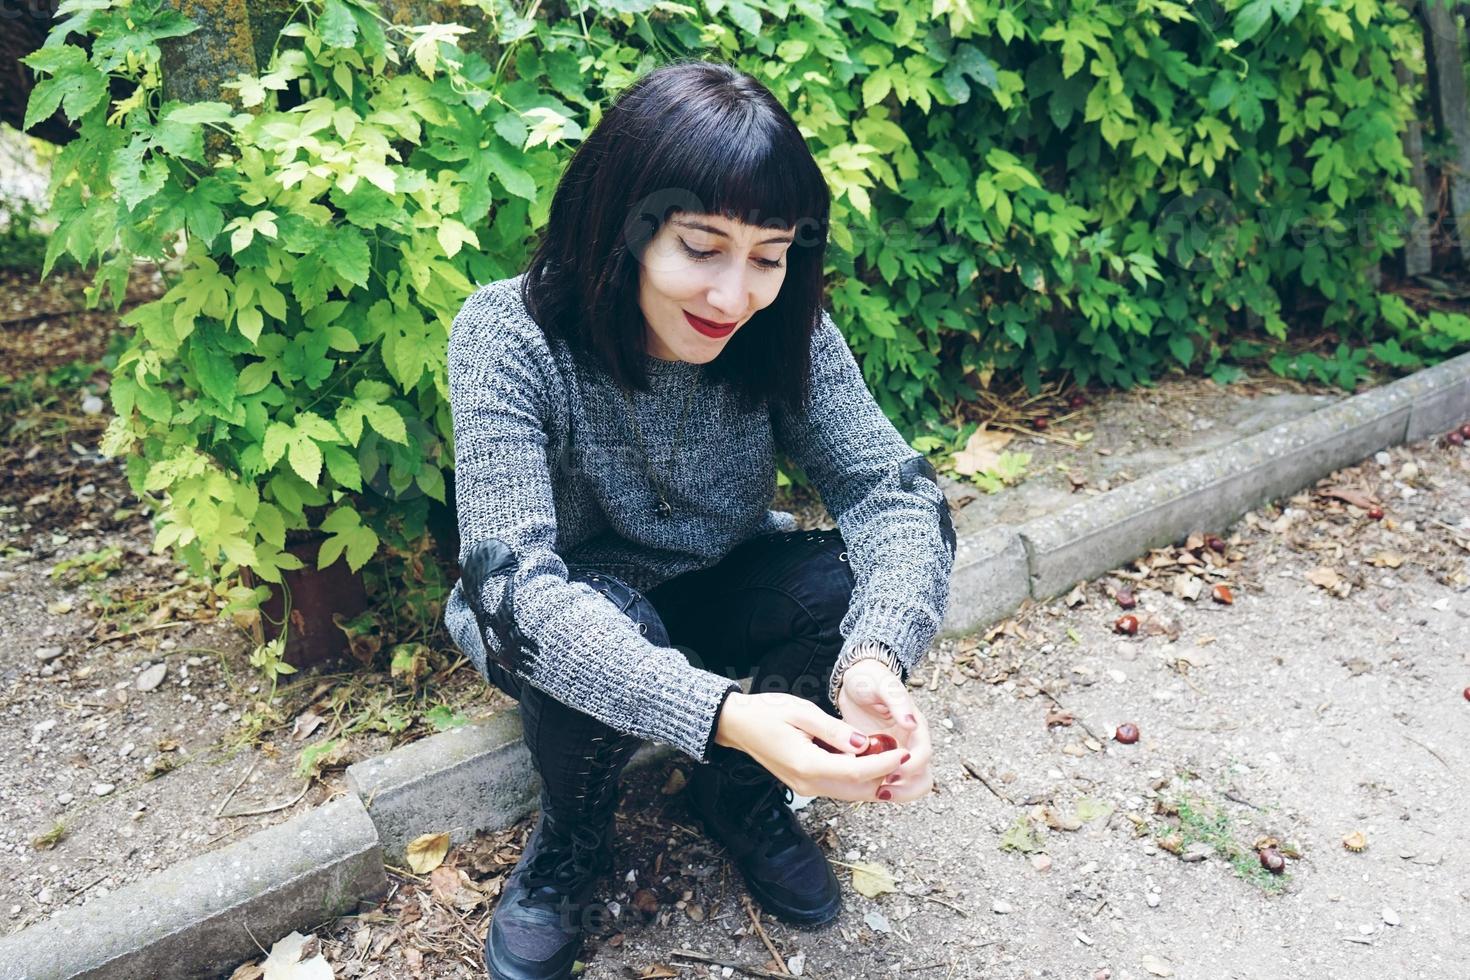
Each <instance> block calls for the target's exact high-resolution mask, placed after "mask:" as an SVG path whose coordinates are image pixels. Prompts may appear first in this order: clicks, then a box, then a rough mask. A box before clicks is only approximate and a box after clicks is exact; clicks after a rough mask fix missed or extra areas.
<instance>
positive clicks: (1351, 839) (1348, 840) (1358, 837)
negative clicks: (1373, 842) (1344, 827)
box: [1342, 830, 1368, 854]
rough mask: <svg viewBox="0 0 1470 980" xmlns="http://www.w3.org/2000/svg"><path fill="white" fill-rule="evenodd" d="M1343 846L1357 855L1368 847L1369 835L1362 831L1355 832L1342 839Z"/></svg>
mask: <svg viewBox="0 0 1470 980" xmlns="http://www.w3.org/2000/svg"><path fill="white" fill-rule="evenodd" d="M1342 846H1343V847H1346V848H1347V849H1348V850H1350V851H1352V852H1353V853H1354V854H1357V853H1358V852H1359V851H1362V850H1365V849H1366V848H1367V847H1368V835H1367V834H1365V833H1363V832H1362V831H1361V830H1355V831H1353V832H1352V833H1351V834H1348V835H1347V836H1346V837H1344V838H1343V839H1342Z"/></svg>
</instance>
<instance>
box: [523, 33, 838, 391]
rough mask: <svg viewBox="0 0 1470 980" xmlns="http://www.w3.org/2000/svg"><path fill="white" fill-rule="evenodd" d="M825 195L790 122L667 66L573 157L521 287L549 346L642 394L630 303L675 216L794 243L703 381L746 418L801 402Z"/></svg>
mask: <svg viewBox="0 0 1470 980" xmlns="http://www.w3.org/2000/svg"><path fill="white" fill-rule="evenodd" d="M830 193H831V192H830V190H829V189H828V187H827V183H826V180H825V179H824V178H823V177H822V173H821V170H820V169H819V168H818V166H817V163H816V161H815V160H814V159H813V158H812V154H811V151H810V150H809V149H808V148H807V145H806V141H805V140H804V139H803V137H802V135H801V131H800V130H799V129H797V126H796V123H795V121H793V120H792V118H791V116H790V114H789V113H788V112H787V111H786V109H785V108H784V107H783V106H782V105H781V103H780V102H778V101H777V100H776V97H775V96H774V95H772V94H771V92H770V91H769V90H768V89H767V88H766V87H765V86H764V85H762V84H761V83H760V82H758V81H756V80H755V79H753V78H751V77H750V76H749V75H746V74H744V73H743V72H740V71H738V70H736V69H734V68H732V67H730V66H728V65H722V64H716V63H713V62H706V61H695V62H687V61H686V62H676V63H674V64H670V65H666V66H664V67H661V68H657V69H655V70H653V71H651V72H649V73H647V74H646V75H644V76H642V77H641V78H639V79H638V80H637V81H636V82H634V83H633V84H632V85H631V86H629V87H628V88H627V89H626V90H624V91H623V92H622V93H621V94H620V95H619V96H618V98H617V99H616V100H615V102H614V104H613V105H612V107H611V108H609V109H608V110H607V112H606V113H605V114H604V115H603V117H602V119H601V121H600V122H599V123H598V124H597V126H596V127H595V128H594V129H593V131H592V133H591V134H590V135H589V136H588V137H587V138H586V140H585V141H583V143H582V145H581V146H580V147H578V149H577V152H576V153H575V154H573V156H572V159H571V162H570V163H568V165H567V169H566V172H565V173H564V174H563V175H562V177H561V180H560V182H559V183H558V184H557V188H556V193H555V195H554V196H553V198H552V202H551V211H550V215H549V217H548V220H547V224H546V228H545V229H544V232H543V234H542V238H541V241H540V244H539V246H538V247H537V249H536V252H535V255H534V256H533V257H532V259H531V264H530V267H529V268H528V269H527V272H526V276H525V279H524V281H523V284H522V294H523V299H524V300H525V303H526V308H527V309H528V310H529V311H530V312H531V315H532V316H533V317H534V318H535V319H536V322H537V323H538V324H539V325H540V326H541V329H542V330H543V331H544V332H545V333H546V334H547V335H548V336H554V337H559V338H562V339H563V340H565V341H566V343H567V344H568V346H569V347H570V348H571V349H572V350H573V351H574V352H575V353H577V354H578V355H581V356H590V357H591V358H592V359H593V362H594V363H596V364H598V365H600V366H601V367H602V368H603V369H604V370H606V371H607V373H608V374H609V375H610V376H611V377H612V378H613V380H614V381H615V382H616V383H617V384H619V385H620V386H622V387H623V388H625V389H636V390H647V386H648V379H647V376H646V373H645V371H644V365H643V356H644V354H645V353H646V346H645V345H646V335H645V331H646V329H647V327H646V324H645V321H644V317H643V312H642V310H641V308H640V307H639V305H638V272H639V268H640V258H641V256H642V254H643V249H644V247H646V246H647V244H648V242H649V241H650V240H651V239H652V238H653V237H654V236H655V235H656V234H658V230H659V228H661V227H662V225H663V223H664V222H665V221H667V220H668V219H669V218H670V217H673V216H674V215H676V214H707V215H723V216H725V217H727V218H730V219H731V220H734V221H740V222H743V223H746V224H751V225H756V226H759V227H770V228H777V229H780V230H783V231H792V232H793V233H794V236H795V240H794V241H793V242H792V245H791V247H790V249H788V251H787V254H786V263H787V268H786V278H785V279H784V280H783V281H782V284H781V290H780V292H779V293H778V294H777V296H776V299H775V301H774V302H772V303H771V305H770V306H768V307H766V308H765V309H763V310H761V311H759V312H758V313H756V314H755V315H754V316H752V317H751V318H750V320H749V321H748V322H747V323H746V324H745V325H744V326H742V327H741V328H740V329H739V330H738V331H736V333H735V336H734V337H732V338H731V339H730V342H729V343H728V344H727V345H726V346H725V349H724V350H722V351H721V352H720V354H719V356H718V357H716V358H715V359H714V360H713V361H712V362H710V364H709V365H708V366H707V368H706V370H707V372H708V374H709V375H710V376H712V377H713V378H714V379H715V380H716V381H720V382H724V383H727V384H729V385H731V386H732V387H733V388H734V389H735V390H736V391H738V392H739V394H740V395H741V397H742V403H743V405H744V406H745V407H746V409H747V410H749V409H751V408H753V407H755V406H757V405H759V404H760V403H761V402H763V401H765V402H767V403H768V404H773V405H780V406H782V407H783V408H786V409H789V410H795V409H797V408H798V407H799V406H800V405H801V403H802V402H803V401H804V400H805V399H806V396H807V392H808V389H809V387H810V381H811V357H810V347H811V338H812V333H813V331H814V330H815V329H816V325H817V323H818V318H819V317H820V315H821V308H822V303H823V297H824V295H825V286H824V281H823V276H822V265H823V258H824V256H825V253H826V246H827V222H828V209H829V204H830Z"/></svg>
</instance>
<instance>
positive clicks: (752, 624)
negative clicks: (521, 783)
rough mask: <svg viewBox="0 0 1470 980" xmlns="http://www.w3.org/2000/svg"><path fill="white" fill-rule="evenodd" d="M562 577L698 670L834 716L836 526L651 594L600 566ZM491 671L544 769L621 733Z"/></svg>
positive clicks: (839, 546)
mask: <svg viewBox="0 0 1470 980" xmlns="http://www.w3.org/2000/svg"><path fill="white" fill-rule="evenodd" d="M568 577H569V579H570V580H571V581H577V582H585V583H587V584H588V585H590V586H592V587H593V588H594V589H596V590H597V591H598V592H600V593H602V594H603V595H604V596H605V597H606V598H607V599H608V601H610V602H612V603H613V604H614V605H616V606H617V608H618V609H619V610H620V611H622V612H623V613H624V614H625V615H627V616H628V618H629V619H631V620H633V622H634V623H636V624H638V629H639V631H640V632H641V633H643V634H644V635H645V636H646V637H647V638H648V640H649V642H651V643H654V644H657V645H660V646H679V647H681V648H685V649H684V652H685V656H687V657H688V658H689V660H690V662H691V663H693V664H694V665H695V666H697V667H702V668H704V669H705V670H709V671H713V672H715V673H718V674H723V675H724V676H727V677H730V678H734V679H738V678H742V677H750V678H752V680H751V692H752V693H758V694H759V693H768V692H780V693H785V694H793V695H795V696H797V697H800V698H805V699H806V700H808V701H811V702H813V703H814V704H816V705H818V706H819V707H821V708H822V709H823V710H824V711H827V712H828V713H829V714H833V713H835V709H834V708H833V706H832V703H831V702H830V701H829V700H828V698H827V681H828V677H829V676H830V674H831V672H832V665H833V663H835V662H836V660H837V655H838V653H839V652H840V651H841V649H842V634H841V633H840V632H838V625H839V624H840V623H841V622H842V618H843V616H844V615H846V613H847V607H848V605H849V603H850V602H851V600H852V590H853V585H854V583H855V581H856V580H855V579H854V577H853V572H852V566H851V564H850V563H849V562H848V560H847V546H846V545H845V544H844V543H843V540H842V536H841V534H840V533H839V532H838V531H836V530H829V531H790V532H785V533H778V534H764V535H760V536H759V537H755V538H752V539H751V540H749V541H747V542H745V543H744V544H741V545H740V546H738V547H737V548H735V549H734V550H733V551H731V552H730V553H729V554H728V555H726V556H725V558H724V559H723V560H722V561H720V562H719V563H718V564H716V565H713V566H711V567H709V568H705V569H700V570H699V571H694V572H689V573H687V574H685V575H680V576H678V577H676V578H673V579H670V580H669V581H667V582H665V583H663V584H662V585H660V586H658V587H657V588H654V589H652V590H650V591H649V592H648V594H647V595H644V594H643V593H641V592H639V591H638V590H636V589H633V588H631V587H629V586H628V585H626V584H624V583H623V582H622V581H620V580H619V579H616V578H614V577H612V576H609V575H604V574H602V573H601V572H598V571H596V570H579V569H568ZM691 650H692V651H693V652H692V653H691V652H690V651H691ZM487 669H488V673H489V676H490V680H491V681H492V682H493V683H494V684H495V686H497V687H499V688H500V689H501V690H503V691H505V692H506V693H507V694H509V695H510V696H511V697H514V698H516V699H517V700H519V701H521V707H522V711H521V715H522V721H523V723H524V725H525V740H526V745H527V747H528V748H530V750H531V756H532V759H533V760H534V761H535V763H536V766H537V768H538V769H540V770H542V771H543V775H545V767H546V766H547V765H555V764H556V762H558V761H562V760H561V759H559V758H558V757H559V756H564V755H567V754H570V753H576V752H582V751H585V750H586V747H587V746H589V745H594V744H603V743H605V742H607V741H609V740H615V739H619V738H622V737H623V736H622V735H621V734H620V733H618V732H617V731H615V730H614V729H612V728H610V727H609V726H607V725H605V724H603V723H602V722H600V721H598V720H597V719H595V718H592V717H591V716H589V715H587V714H584V713H583V712H581V711H578V710H577V709H575V708H573V707H571V706H569V705H565V704H562V703H561V702H559V701H556V700H555V699H554V698H551V697H549V696H547V695H546V694H544V693H542V692H541V691H538V690H536V689H535V688H534V687H532V686H531V685H529V684H526V683H524V682H523V681H522V680H521V679H520V678H519V677H516V676H515V675H514V674H511V673H510V672H509V671H507V670H506V669H505V668H504V667H502V666H500V665H499V664H497V663H495V661H494V659H491V661H490V663H489V664H488V668H487ZM528 709H529V710H528Z"/></svg>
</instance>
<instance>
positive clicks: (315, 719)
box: [291, 711, 326, 742]
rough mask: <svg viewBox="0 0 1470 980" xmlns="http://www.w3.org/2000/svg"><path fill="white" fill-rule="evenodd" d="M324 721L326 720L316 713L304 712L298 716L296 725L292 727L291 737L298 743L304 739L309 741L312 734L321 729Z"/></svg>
mask: <svg viewBox="0 0 1470 980" xmlns="http://www.w3.org/2000/svg"><path fill="white" fill-rule="evenodd" d="M324 721H326V719H325V718H323V717H322V716H321V715H319V714H317V713H316V712H315V711H303V712H302V713H301V714H299V715H297V716H296V724H294V725H292V726H291V737H292V738H293V739H295V740H296V741H298V742H300V741H302V740H303V739H308V738H310V737H311V733H312V732H314V731H316V730H317V729H318V728H320V727H321V724H322V722H324Z"/></svg>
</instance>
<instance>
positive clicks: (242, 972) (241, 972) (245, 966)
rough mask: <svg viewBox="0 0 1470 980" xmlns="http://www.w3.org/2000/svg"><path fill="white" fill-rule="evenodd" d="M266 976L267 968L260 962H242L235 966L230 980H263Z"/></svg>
mask: <svg viewBox="0 0 1470 980" xmlns="http://www.w3.org/2000/svg"><path fill="white" fill-rule="evenodd" d="M263 976H265V970H264V969H263V968H262V967H261V965H260V964H259V963H241V964H240V965H239V966H237V967H235V972H234V973H231V974H230V980H261V977H263Z"/></svg>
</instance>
